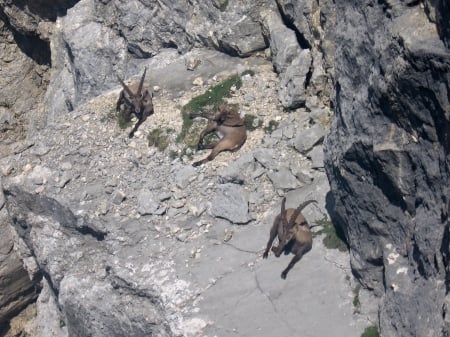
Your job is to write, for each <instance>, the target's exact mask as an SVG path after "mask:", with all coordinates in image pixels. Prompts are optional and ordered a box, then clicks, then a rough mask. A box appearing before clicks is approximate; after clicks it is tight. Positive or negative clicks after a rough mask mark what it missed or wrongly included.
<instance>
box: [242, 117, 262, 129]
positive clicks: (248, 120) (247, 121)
mask: <svg viewBox="0 0 450 337" xmlns="http://www.w3.org/2000/svg"><path fill="white" fill-rule="evenodd" d="M262 124H263V122H262V120H260V119H259V118H258V117H257V116H255V115H250V114H246V115H245V116H244V125H245V128H246V129H247V130H248V131H254V130H256V129H258V128H260V127H261V126H262Z"/></svg>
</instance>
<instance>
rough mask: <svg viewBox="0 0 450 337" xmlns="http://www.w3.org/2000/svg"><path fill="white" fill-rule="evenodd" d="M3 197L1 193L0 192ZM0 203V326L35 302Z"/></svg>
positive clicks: (31, 286) (35, 293)
mask: <svg viewBox="0 0 450 337" xmlns="http://www.w3.org/2000/svg"><path fill="white" fill-rule="evenodd" d="M0 195H1V197H3V191H2V192H0ZM3 206H4V203H3V204H2V203H0V231H1V233H2V235H1V236H0V266H1V268H0V326H2V325H3V324H5V323H6V322H7V321H8V320H9V319H10V318H11V317H13V316H14V315H16V314H17V313H19V312H20V311H21V310H23V309H24V308H25V307H26V306H27V305H28V304H29V303H31V302H32V301H34V300H36V298H37V295H38V294H37V291H36V290H37V289H36V285H35V284H34V282H32V281H31V280H30V277H29V276H28V273H27V271H26V270H25V269H24V267H23V263H22V261H21V259H20V257H19V256H18V254H17V252H16V251H14V247H13V246H14V241H13V238H12V236H11V234H10V228H9V216H8V214H7V211H6V207H3Z"/></svg>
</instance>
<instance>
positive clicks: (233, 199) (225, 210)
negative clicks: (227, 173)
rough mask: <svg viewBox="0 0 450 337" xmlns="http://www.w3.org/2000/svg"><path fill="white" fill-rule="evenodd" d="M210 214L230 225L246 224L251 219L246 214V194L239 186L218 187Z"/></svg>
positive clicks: (224, 185) (226, 185)
mask: <svg viewBox="0 0 450 337" xmlns="http://www.w3.org/2000/svg"><path fill="white" fill-rule="evenodd" d="M211 214H212V215H214V216H216V217H219V218H224V219H227V220H229V221H230V222H232V223H237V224H245V223H248V222H249V221H250V220H251V218H250V216H249V214H248V196H247V193H246V192H245V190H244V189H243V188H242V187H241V186H239V185H235V184H223V185H220V186H219V187H218V189H217V192H216V195H215V197H214V199H213V200H212V204H211Z"/></svg>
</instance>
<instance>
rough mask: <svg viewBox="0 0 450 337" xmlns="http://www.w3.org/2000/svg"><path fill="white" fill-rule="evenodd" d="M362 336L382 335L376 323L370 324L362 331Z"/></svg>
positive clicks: (377, 336)
mask: <svg viewBox="0 0 450 337" xmlns="http://www.w3.org/2000/svg"><path fill="white" fill-rule="evenodd" d="M361 337H380V335H379V333H378V328H377V327H376V326H375V325H372V326H368V327H367V328H366V329H365V330H364V332H363V333H362V335H361Z"/></svg>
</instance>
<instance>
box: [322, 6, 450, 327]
mask: <svg viewBox="0 0 450 337" xmlns="http://www.w3.org/2000/svg"><path fill="white" fill-rule="evenodd" d="M448 13H449V12H448V5H446V2H445V1H436V2H432V3H428V2H426V3H425V4H422V3H418V2H417V3H416V2H405V3H400V2H395V3H394V2H390V1H386V2H382V3H380V2H379V3H378V4H374V3H373V2H372V1H355V2H352V3H351V4H345V5H342V4H341V5H338V6H337V16H338V17H340V18H341V20H339V22H338V25H337V30H336V32H337V33H336V34H337V36H336V46H337V50H336V67H335V72H336V107H335V117H334V119H333V124H332V128H331V131H330V133H329V136H328V138H327V142H326V147H325V151H326V161H327V162H326V168H327V173H328V177H329V180H330V182H331V189H332V192H333V196H334V200H335V203H336V207H335V212H336V219H337V220H339V221H340V222H341V224H343V225H344V227H345V228H346V231H347V234H348V237H349V242H350V248H351V262H352V269H353V271H354V272H355V274H356V275H357V276H358V277H359V278H360V279H361V281H362V282H363V283H364V284H365V285H366V286H367V287H369V288H370V289H373V290H374V291H375V292H376V293H378V294H380V295H381V296H382V304H381V308H380V328H381V333H382V335H383V336H448V334H449V331H450V326H449V322H450V319H449V314H448V308H449V303H450V302H449V295H448V289H449V275H450V274H449V264H448V261H449V260H448V259H449V244H450V243H449V222H448V207H449V201H448V196H449V165H448V159H449V158H448V151H449V145H450V143H449V136H450V135H449V125H450V124H449V118H450V108H449V107H450V102H449V97H450V96H449V92H450V91H449V85H450V76H449V74H450V50H449V49H448V22H449V21H448V19H449V17H448Z"/></svg>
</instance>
